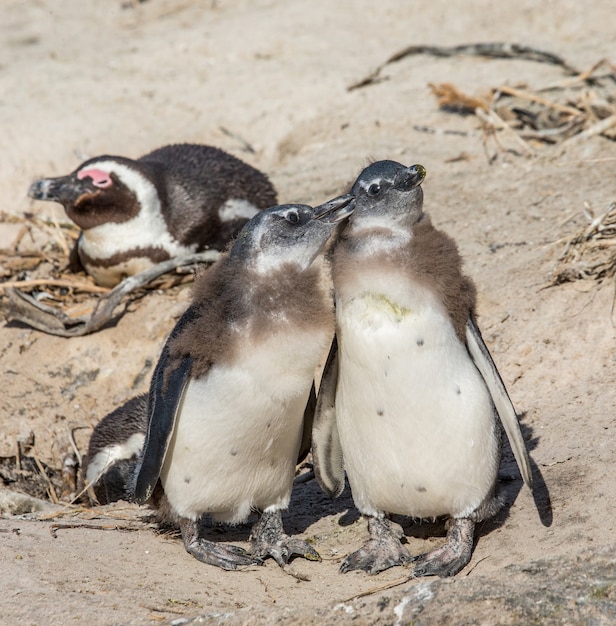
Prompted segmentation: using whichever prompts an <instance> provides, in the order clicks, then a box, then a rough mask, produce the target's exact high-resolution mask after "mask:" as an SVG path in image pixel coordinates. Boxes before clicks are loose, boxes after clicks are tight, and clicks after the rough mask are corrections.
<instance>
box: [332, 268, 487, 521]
mask: <svg viewBox="0 0 616 626" xmlns="http://www.w3.org/2000/svg"><path fill="white" fill-rule="evenodd" d="M336 306H337V324H338V334H339V335H338V340H339V346H340V372H339V380H338V388H337V395H336V416H337V422H338V429H339V432H340V438H341V443H342V448H343V452H344V459H345V467H346V470H347V474H348V477H349V481H350V483H351V487H352V490H353V498H354V500H355V503H356V505H357V506H358V508H359V509H360V511H362V513H366V514H375V513H377V512H379V511H381V512H390V513H398V514H402V515H411V516H414V517H434V516H438V515H445V514H449V515H453V516H460V517H463V516H465V515H468V514H469V513H471V512H472V511H473V510H474V509H475V508H477V507H478V506H479V505H480V504H481V503H482V501H483V500H484V499H485V498H486V496H487V495H488V494H489V492H490V490H491V488H492V486H493V484H494V481H495V477H496V472H497V469H498V468H497V458H498V434H497V429H496V422H495V419H494V410H493V406H492V401H491V398H490V396H489V393H488V390H487V388H486V386H485V383H484V381H483V378H482V377H481V375H480V374H479V372H478V371H477V369H476V367H475V365H474V363H473V361H472V359H471V358H470V356H469V354H468V351H467V349H466V346H465V344H463V343H462V342H461V341H460V340H459V338H458V337H457V335H456V333H455V331H454V328H453V325H452V323H451V321H450V318H449V316H448V315H447V313H446V311H445V310H444V307H443V305H442V304H441V303H440V302H439V301H438V300H437V299H436V298H435V296H434V294H433V293H432V292H430V291H429V290H428V289H426V288H425V287H423V286H421V285H418V284H416V283H415V284H414V283H412V282H410V281H409V280H407V279H406V278H403V277H399V276H395V275H393V276H392V275H386V274H383V273H381V275H380V279H379V280H371V278H370V276H369V274H368V275H366V274H364V275H363V276H361V277H358V280H357V281H356V283H355V284H353V285H346V286H344V287H343V288H342V289H338V290H337V302H336Z"/></svg>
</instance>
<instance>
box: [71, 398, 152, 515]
mask: <svg viewBox="0 0 616 626" xmlns="http://www.w3.org/2000/svg"><path fill="white" fill-rule="evenodd" d="M147 427H148V396H147V394H142V395H139V396H136V397H135V398H132V399H131V400H129V401H128V402H126V403H125V404H123V405H122V406H120V407H119V408H117V409H115V410H114V411H112V412H111V413H109V414H108V415H106V416H105V417H103V419H102V420H101V421H100V422H99V423H98V424H97V425H96V426H95V427H94V430H93V432H92V435H91V437H90V443H89V444H88V452H87V454H86V455H85V457H84V458H83V462H82V465H81V472H80V487H79V489H80V491H81V490H82V489H83V488H84V487H88V488H89V489H91V490H92V491H93V493H94V496H95V503H97V504H109V503H110V502H115V501H116V500H128V499H129V494H128V491H127V484H128V480H129V477H130V476H131V474H132V473H133V472H134V470H135V466H136V463H137V459H138V457H139V455H140V454H141V450H142V449H143V443H144V441H145V433H146V431H147Z"/></svg>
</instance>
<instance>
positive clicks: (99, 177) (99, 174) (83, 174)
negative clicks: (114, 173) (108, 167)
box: [77, 168, 113, 189]
mask: <svg viewBox="0 0 616 626" xmlns="http://www.w3.org/2000/svg"><path fill="white" fill-rule="evenodd" d="M77 178H78V179H79V180H83V179H84V178H91V179H92V184H93V185H94V186H95V187H100V188H101V189H105V187H111V185H112V184H113V181H112V180H111V177H110V176H109V173H108V172H103V170H97V169H96V168H92V169H85V170H81V171H80V172H77Z"/></svg>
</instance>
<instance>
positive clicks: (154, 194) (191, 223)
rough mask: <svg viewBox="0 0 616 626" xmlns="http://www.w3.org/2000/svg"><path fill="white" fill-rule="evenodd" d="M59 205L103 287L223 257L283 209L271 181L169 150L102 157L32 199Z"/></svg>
mask: <svg viewBox="0 0 616 626" xmlns="http://www.w3.org/2000/svg"><path fill="white" fill-rule="evenodd" d="M28 195H29V196H30V197H31V198H34V199H37V200H48V201H53V202H59V203H60V204H62V205H63V206H64V209H65V210H66V213H67V215H68V217H69V218H70V219H71V220H72V221H73V222H75V224H77V226H79V228H81V231H82V232H81V234H80V236H79V239H78V241H77V244H76V246H75V249H74V250H73V252H72V254H71V265H72V266H73V268H74V269H77V268H79V267H83V268H84V269H85V270H86V272H88V273H89V274H90V275H91V276H92V277H93V278H94V280H95V281H96V282H97V283H98V284H100V285H103V286H108V287H113V286H114V285H116V284H117V283H119V282H120V281H121V280H123V279H124V278H125V277H127V276H131V275H133V274H137V273H139V272H141V271H143V270H146V269H148V268H149V267H151V266H152V265H154V264H156V263H159V262H161V261H165V260H167V259H169V258H172V257H177V256H180V255H183V254H189V253H192V252H198V251H202V250H205V249H208V248H212V249H216V250H222V249H224V248H225V247H226V245H227V243H228V242H229V241H230V240H231V239H232V238H233V237H234V236H235V235H236V234H237V233H238V232H239V230H240V229H241V228H242V226H243V225H244V224H245V223H246V222H247V221H248V220H249V219H250V218H252V217H253V216H254V215H255V214H256V213H257V212H258V211H259V210H261V209H264V208H267V207H271V206H274V205H275V204H276V201H277V199H276V191H275V189H274V187H273V186H272V184H271V182H270V181H269V179H268V178H267V176H266V175H265V174H263V173H261V172H260V171H258V170H257V169H255V168H254V167H252V166H250V165H248V164H247V163H244V162H243V161H241V160H240V159H238V158H236V157H234V156H232V155H230V154H227V153H226V152H224V151H223V150H220V149H218V148H214V147H212V146H204V145H198V144H176V145H170V146H164V147H162V148H159V149H157V150H154V151H153V152H150V153H149V154H146V155H145V156H142V157H141V158H139V159H136V160H132V159H129V158H126V157H121V156H108V155H104V156H98V157H95V158H92V159H89V160H88V161H85V162H84V163H82V164H81V165H80V166H79V167H78V168H77V169H76V170H75V171H74V172H73V173H72V174H69V175H67V176H60V177H58V178H45V179H42V180H39V181H37V182H35V183H33V184H32V186H31V187H30V190H29V194H28Z"/></svg>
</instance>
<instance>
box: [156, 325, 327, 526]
mask: <svg viewBox="0 0 616 626" xmlns="http://www.w3.org/2000/svg"><path fill="white" fill-rule="evenodd" d="M329 339H330V337H328V336H327V334H326V333H322V335H317V336H316V337H315V335H314V333H313V334H310V335H307V334H302V333H301V332H297V333H293V334H291V333H289V334H288V336H287V335H284V336H279V337H276V338H272V339H270V340H269V341H268V342H263V343H261V344H260V345H254V344H253V345H246V346H245V347H244V348H243V356H242V358H241V359H238V362H237V364H235V365H231V366H227V365H214V366H213V367H212V369H211V370H210V371H209V372H208V374H207V375H206V376H205V377H204V378H202V379H193V380H192V381H191V382H190V383H189V385H188V388H187V390H186V394H185V397H184V401H183V405H182V407H181V410H180V413H179V415H178V418H177V421H176V427H175V430H174V434H173V437H172V440H171V443H170V446H169V450H168V452H167V456H166V458H165V463H164V466H163V471H162V473H161V480H162V483H163V487H164V489H165V493H166V495H167V497H168V498H169V501H170V503H171V505H172V506H173V508H174V509H175V510H176V511H177V513H178V514H179V515H181V516H183V517H187V518H189V519H195V518H197V517H198V516H200V515H201V514H203V513H206V512H207V513H212V515H213V516H214V517H215V518H216V519H218V520H220V521H226V522H231V523H235V522H241V521H243V520H245V519H246V518H247V517H248V515H249V513H250V511H251V509H255V508H258V509H266V508H268V507H273V508H279V509H282V508H285V507H286V506H287V505H288V502H289V499H290V495H291V488H292V485H293V477H294V473H295V465H296V461H297V455H298V452H299V446H300V442H301V437H302V430H303V415H304V408H305V406H306V401H307V398H308V394H309V392H310V387H311V384H312V380H313V375H314V369H315V367H316V366H317V364H318V362H319V359H320V358H321V357H322V355H323V352H324V350H325V349H326V348H327V342H328V340H329Z"/></svg>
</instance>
